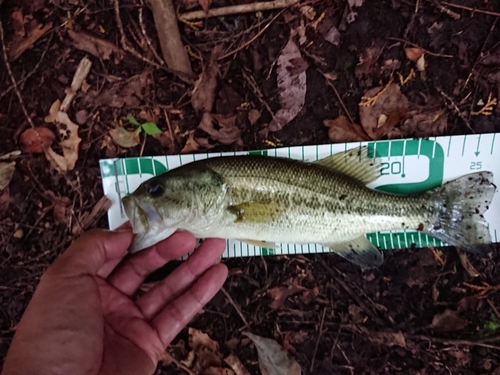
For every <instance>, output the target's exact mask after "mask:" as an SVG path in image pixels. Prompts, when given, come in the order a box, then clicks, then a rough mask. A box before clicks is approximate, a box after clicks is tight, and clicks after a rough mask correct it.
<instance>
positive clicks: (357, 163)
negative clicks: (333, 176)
mask: <svg viewBox="0 0 500 375" xmlns="http://www.w3.org/2000/svg"><path fill="white" fill-rule="evenodd" d="M315 163H316V164H319V165H322V166H323V167H326V168H330V169H333V170H335V171H337V172H341V173H344V174H346V175H348V176H350V177H352V178H355V179H356V180H359V181H361V182H363V183H364V184H365V185H367V184H369V183H370V182H373V181H375V180H376V179H377V178H379V177H380V168H381V164H380V161H379V160H378V159H374V158H368V147H366V146H363V147H359V148H353V149H350V150H347V151H343V152H338V153H336V154H333V155H331V156H327V157H326V158H323V159H320V160H318V161H316V162H315Z"/></svg>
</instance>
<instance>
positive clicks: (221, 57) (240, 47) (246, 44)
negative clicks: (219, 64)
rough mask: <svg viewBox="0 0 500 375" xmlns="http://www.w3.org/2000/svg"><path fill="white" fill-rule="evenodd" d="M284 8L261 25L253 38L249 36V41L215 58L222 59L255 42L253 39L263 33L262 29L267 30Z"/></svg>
mask: <svg viewBox="0 0 500 375" xmlns="http://www.w3.org/2000/svg"><path fill="white" fill-rule="evenodd" d="M284 10H285V9H283V10H282V11H281V12H279V13H278V14H277V15H276V16H274V17H273V19H272V20H271V21H269V23H268V24H267V25H266V26H264V27H263V28H262V29H261V30H260V31H259V32H258V33H257V34H255V36H254V37H253V38H250V40H249V41H247V42H245V43H243V44H242V45H241V46H239V47H238V48H236V49H235V50H233V51H231V52H228V53H226V54H224V55H222V56H219V57H218V58H217V60H222V59H225V58H226V57H229V56H231V55H234V54H235V53H236V52H239V51H241V50H242V49H244V48H246V47H247V46H249V45H250V44H252V43H253V42H255V40H257V38H258V37H260V36H261V35H262V34H263V33H264V31H266V30H267V28H268V27H269V26H271V24H272V23H273V22H274V21H275V20H276V19H277V18H278V17H279V16H281V13H283V12H284Z"/></svg>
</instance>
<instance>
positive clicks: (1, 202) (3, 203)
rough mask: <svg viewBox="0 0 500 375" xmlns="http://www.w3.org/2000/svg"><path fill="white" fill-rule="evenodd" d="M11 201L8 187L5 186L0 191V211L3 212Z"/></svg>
mask: <svg viewBox="0 0 500 375" xmlns="http://www.w3.org/2000/svg"><path fill="white" fill-rule="evenodd" d="M11 203H12V198H11V196H10V188H9V187H7V188H5V189H4V190H1V191H0V211H1V212H5V210H7V209H8V208H9V205H10V204H11Z"/></svg>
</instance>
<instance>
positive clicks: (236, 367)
mask: <svg viewBox="0 0 500 375" xmlns="http://www.w3.org/2000/svg"><path fill="white" fill-rule="evenodd" d="M224 362H226V363H227V364H228V365H229V367H231V369H232V370H233V371H234V374H235V375H250V373H249V372H248V370H247V369H246V368H245V366H244V365H243V363H241V361H240V359H239V358H238V357H237V356H236V355H234V354H233V353H231V354H229V355H228V356H227V357H226V358H224Z"/></svg>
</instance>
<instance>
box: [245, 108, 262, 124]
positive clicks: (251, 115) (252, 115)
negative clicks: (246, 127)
mask: <svg viewBox="0 0 500 375" xmlns="http://www.w3.org/2000/svg"><path fill="white" fill-rule="evenodd" d="M260 116H261V114H260V111H259V110H257V109H255V108H252V109H251V110H250V111H248V121H250V125H253V124H255V123H256V122H257V120H258V119H259V118H260Z"/></svg>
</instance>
